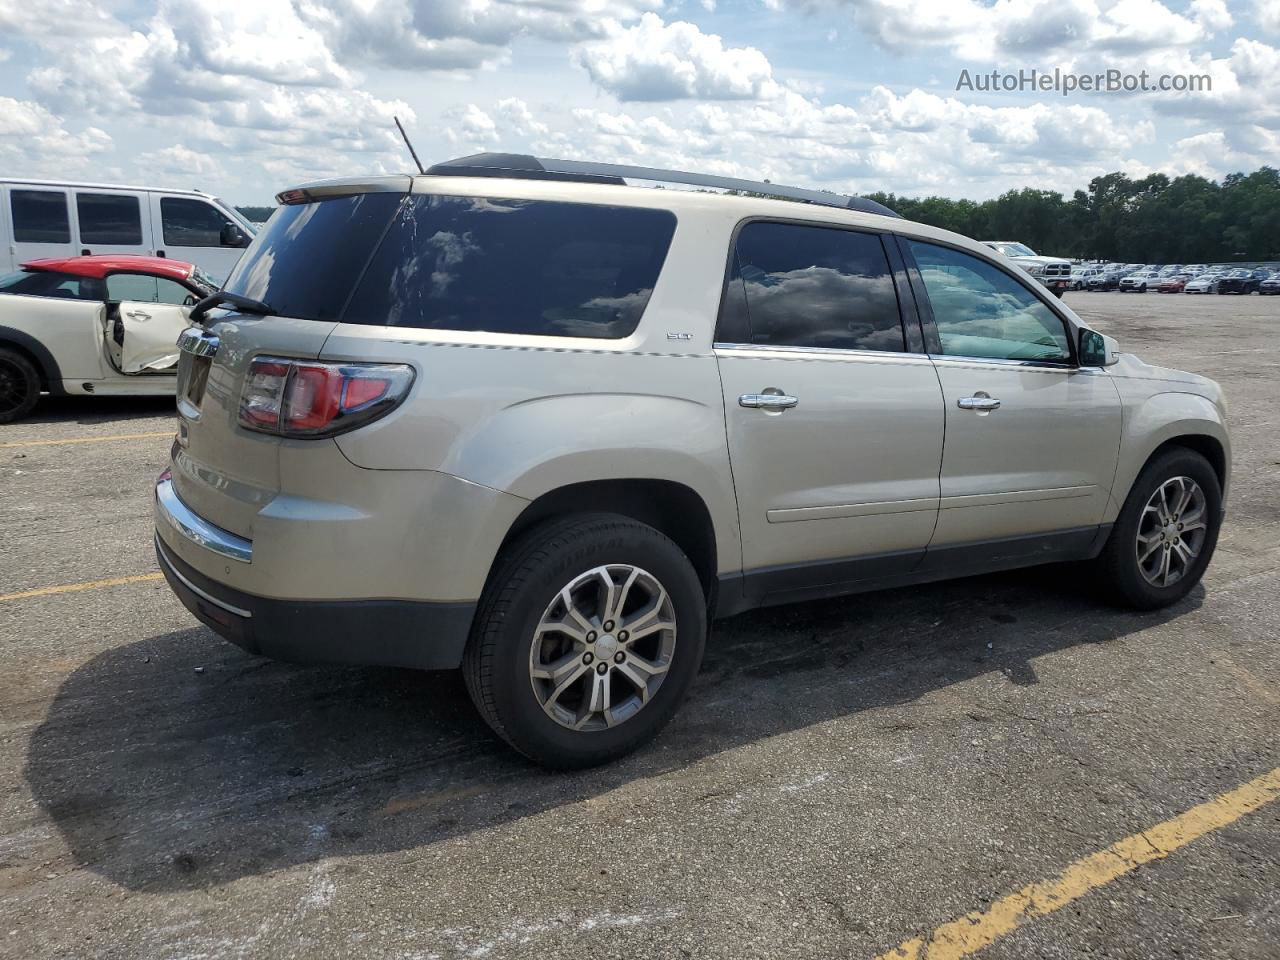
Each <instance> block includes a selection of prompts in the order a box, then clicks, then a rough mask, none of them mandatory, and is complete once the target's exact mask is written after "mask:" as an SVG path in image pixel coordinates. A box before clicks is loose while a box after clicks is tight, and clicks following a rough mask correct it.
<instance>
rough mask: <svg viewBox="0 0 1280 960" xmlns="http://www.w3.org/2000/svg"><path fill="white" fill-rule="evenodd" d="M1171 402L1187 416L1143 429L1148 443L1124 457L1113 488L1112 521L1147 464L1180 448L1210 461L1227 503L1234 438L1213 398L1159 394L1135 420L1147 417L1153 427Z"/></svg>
mask: <svg viewBox="0 0 1280 960" xmlns="http://www.w3.org/2000/svg"><path fill="white" fill-rule="evenodd" d="M1170 405H1176V406H1177V407H1178V408H1179V412H1180V413H1181V414H1183V416H1180V417H1178V418H1177V419H1173V418H1168V419H1166V420H1165V422H1164V423H1163V424H1162V425H1160V426H1159V427H1158V428H1155V429H1149V430H1143V429H1140V430H1139V432H1140V434H1143V435H1145V437H1146V442H1145V443H1142V444H1134V446H1137V447H1138V449H1137V450H1136V451H1135V453H1134V455H1132V456H1129V457H1122V459H1121V463H1120V467H1119V470H1118V471H1117V475H1116V483H1115V485H1114V487H1113V488H1112V489H1113V496H1112V507H1111V510H1110V511H1109V513H1110V516H1109V517H1108V518H1107V519H1108V520H1114V519H1115V517H1116V515H1118V514H1119V512H1120V510H1121V508H1122V507H1123V506H1124V502H1125V500H1126V499H1128V496H1129V493H1130V491H1131V490H1132V489H1133V485H1134V483H1135V482H1137V479H1138V477H1139V476H1140V475H1141V474H1142V471H1143V470H1145V469H1146V468H1147V465H1148V464H1150V463H1151V462H1152V461H1153V460H1154V459H1155V458H1156V457H1158V456H1161V455H1162V454H1164V453H1165V452H1166V451H1168V450H1170V449H1173V448H1178V447H1180V448H1182V449H1185V450H1191V451H1194V452H1195V453H1198V454H1200V455H1201V456H1203V457H1204V458H1205V459H1206V460H1208V461H1209V464H1210V465H1211V466H1212V467H1213V472H1214V474H1215V475H1216V476H1217V478H1218V483H1219V484H1220V485H1221V487H1222V497H1223V502H1224V503H1225V502H1226V497H1227V487H1228V485H1229V483H1230V480H1231V440H1230V437H1229V436H1228V434H1227V428H1226V424H1225V423H1224V422H1223V420H1222V417H1221V413H1220V412H1219V411H1218V408H1217V407H1216V406H1214V404H1213V403H1211V402H1210V401H1209V400H1207V399H1205V398H1204V397H1201V396H1198V395H1195V394H1159V395H1157V396H1155V397H1152V398H1150V399H1149V400H1148V401H1147V402H1146V403H1145V404H1143V407H1142V409H1141V411H1140V413H1139V416H1138V417H1136V418H1135V422H1136V423H1138V424H1141V423H1142V421H1144V420H1145V421H1147V423H1146V427H1148V428H1150V427H1151V420H1152V419H1153V418H1156V417H1161V416H1163V415H1166V414H1168V413H1170V412H1171V406H1170ZM1192 414H1198V416H1195V415H1192ZM1129 436H1130V437H1131V438H1132V436H1133V433H1132V432H1130V434H1129ZM1127 442H1131V441H1127Z"/></svg>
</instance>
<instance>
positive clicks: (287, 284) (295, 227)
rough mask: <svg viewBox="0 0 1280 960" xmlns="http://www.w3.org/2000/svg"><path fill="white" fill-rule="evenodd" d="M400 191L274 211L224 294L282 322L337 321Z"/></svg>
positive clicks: (351, 197) (241, 259) (398, 198)
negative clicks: (265, 309)
mask: <svg viewBox="0 0 1280 960" xmlns="http://www.w3.org/2000/svg"><path fill="white" fill-rule="evenodd" d="M403 198H404V194H401V193H362V194H358V195H356V196H348V197H334V198H333V199H331V200H321V201H318V202H315V203H301V204H291V205H288V206H283V207H278V208H277V209H276V212H275V213H273V214H272V215H271V219H270V220H268V221H267V224H266V226H265V227H263V228H262V231H261V232H260V233H259V234H258V235H257V236H256V237H255V238H254V241H253V244H252V245H251V246H250V247H249V249H248V250H246V251H245V254H244V256H243V257H241V258H240V262H239V263H237V264H236V268H235V269H234V270H233V271H232V272H231V276H229V277H228V278H227V282H226V284H225V285H224V289H225V290H227V291H228V292H229V293H238V294H240V295H241V296H244V297H250V298H252V299H254V300H260V301H262V302H263V303H265V304H267V305H268V306H270V307H271V308H272V309H273V310H274V311H275V312H276V313H278V314H280V315H281V316H284V317H300V318H302V319H304V320H337V319H338V315H339V314H340V313H341V312H342V307H343V304H345V303H346V301H347V297H348V295H349V294H350V293H351V288H352V286H353V285H354V284H355V282H356V278H357V277H359V276H360V271H361V270H363V269H364V265H365V264H366V263H367V262H368V260H369V254H370V252H372V250H373V248H374V246H375V245H376V244H377V242H378V239H379V238H380V237H381V236H382V233H383V231H384V230H385V229H386V227H387V223H388V221H390V219H391V216H392V214H394V213H395V212H396V209H397V207H399V205H400V201H401V200H402V199H403Z"/></svg>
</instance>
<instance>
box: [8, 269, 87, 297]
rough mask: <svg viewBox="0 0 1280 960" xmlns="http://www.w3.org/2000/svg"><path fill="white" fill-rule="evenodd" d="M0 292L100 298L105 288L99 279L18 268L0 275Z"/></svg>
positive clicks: (30, 295) (38, 295)
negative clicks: (3, 275) (15, 271)
mask: <svg viewBox="0 0 1280 960" xmlns="http://www.w3.org/2000/svg"><path fill="white" fill-rule="evenodd" d="M0 293H18V294H22V295H24V296H28V297H58V298H61V299H64V300H102V299H104V298H105V297H106V289H105V287H104V285H103V283H102V281H101V280H97V279H94V278H93V277H77V276H75V275H73V274H70V273H56V272H54V271H52V270H20V271H19V272H17V273H11V274H9V275H8V276H5V277H0Z"/></svg>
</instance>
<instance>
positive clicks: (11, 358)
mask: <svg viewBox="0 0 1280 960" xmlns="http://www.w3.org/2000/svg"><path fill="white" fill-rule="evenodd" d="M39 399H40V372H39V371H38V370H36V368H35V365H34V364H33V363H32V362H31V361H30V360H28V359H27V358H26V357H25V356H24V355H23V354H21V353H18V352H17V351H16V350H10V349H8V348H7V347H0V423H12V422H13V421H15V420H21V419H22V418H23V417H25V416H26V415H27V414H29V413H30V412H31V411H32V410H33V409H35V405H36V401H37V400H39Z"/></svg>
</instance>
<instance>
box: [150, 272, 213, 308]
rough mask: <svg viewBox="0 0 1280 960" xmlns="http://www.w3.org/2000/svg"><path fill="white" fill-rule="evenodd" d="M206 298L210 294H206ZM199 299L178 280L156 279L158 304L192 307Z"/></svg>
mask: <svg viewBox="0 0 1280 960" xmlns="http://www.w3.org/2000/svg"><path fill="white" fill-rule="evenodd" d="M205 296H208V294H205ZM198 299H199V298H198V297H197V296H196V295H195V294H194V293H192V292H191V291H190V290H188V289H187V288H186V287H184V286H183V285H182V284H180V283H178V282H177V281H176V280H170V279H169V278H168V277H156V303H175V304H179V305H182V304H187V305H190V304H193V303H195V302H196V300H198Z"/></svg>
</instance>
